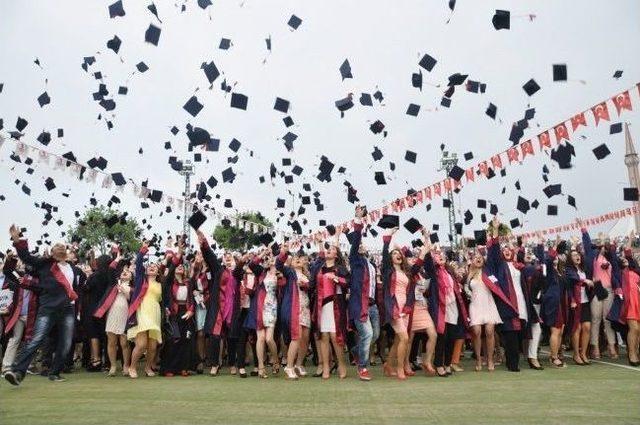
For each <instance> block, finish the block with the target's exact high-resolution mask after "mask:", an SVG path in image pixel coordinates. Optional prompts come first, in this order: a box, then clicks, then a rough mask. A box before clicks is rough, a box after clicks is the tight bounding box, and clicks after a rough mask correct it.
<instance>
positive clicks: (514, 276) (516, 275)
mask: <svg viewBox="0 0 640 425" xmlns="http://www.w3.org/2000/svg"><path fill="white" fill-rule="evenodd" d="M507 264H508V265H509V272H510V273H511V281H512V282H513V288H514V289H515V291H516V299H517V300H518V316H519V317H520V319H522V320H529V314H528V313H527V303H526V302H525V300H524V294H523V293H522V285H520V270H518V269H516V268H515V266H514V265H513V264H512V263H511V262H508V263H507Z"/></svg>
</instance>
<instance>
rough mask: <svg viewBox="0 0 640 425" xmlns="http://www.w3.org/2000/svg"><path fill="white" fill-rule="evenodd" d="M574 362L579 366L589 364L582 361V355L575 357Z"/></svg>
mask: <svg viewBox="0 0 640 425" xmlns="http://www.w3.org/2000/svg"><path fill="white" fill-rule="evenodd" d="M573 363H575V364H577V365H578V366H586V365H587V364H586V363H585V362H583V361H582V358H580V356H578V358H576V357H573Z"/></svg>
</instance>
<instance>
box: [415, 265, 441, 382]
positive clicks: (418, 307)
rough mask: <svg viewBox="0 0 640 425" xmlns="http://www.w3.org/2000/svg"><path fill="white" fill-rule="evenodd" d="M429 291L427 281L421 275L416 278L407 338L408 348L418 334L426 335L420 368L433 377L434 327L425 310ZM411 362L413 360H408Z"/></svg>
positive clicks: (420, 349)
mask: <svg viewBox="0 0 640 425" xmlns="http://www.w3.org/2000/svg"><path fill="white" fill-rule="evenodd" d="M428 289H429V281H428V280H427V279H425V278H424V277H423V276H422V275H418V276H417V281H416V289H415V293H416V301H415V303H414V304H413V313H412V316H411V334H410V336H409V347H411V345H412V343H413V338H414V337H415V336H416V335H419V334H425V333H426V335H427V338H428V339H427V349H426V353H425V355H424V357H423V358H422V368H423V369H424V371H425V373H426V374H427V375H435V373H436V370H435V369H434V368H433V352H434V350H435V348H436V338H437V337H438V334H437V333H436V327H435V325H434V324H433V319H431V315H429V310H428V308H427V298H426V293H427V290H428ZM420 345H422V344H420ZM412 350H413V349H412ZM418 352H419V353H420V352H422V347H420V348H419V349H418ZM410 360H411V361H413V360H414V359H410Z"/></svg>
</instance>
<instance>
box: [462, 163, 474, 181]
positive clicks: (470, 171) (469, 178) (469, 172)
mask: <svg viewBox="0 0 640 425" xmlns="http://www.w3.org/2000/svg"><path fill="white" fill-rule="evenodd" d="M464 175H465V176H466V177H467V182H472V181H475V179H476V175H475V173H474V172H473V166H471V167H469V168H467V169H466V170H465V172H464Z"/></svg>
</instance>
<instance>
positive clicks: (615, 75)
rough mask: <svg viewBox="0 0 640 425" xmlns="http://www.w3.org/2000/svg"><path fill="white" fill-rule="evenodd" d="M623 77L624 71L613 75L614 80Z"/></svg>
mask: <svg viewBox="0 0 640 425" xmlns="http://www.w3.org/2000/svg"><path fill="white" fill-rule="evenodd" d="M620 77H622V71H621V70H617V71H616V72H614V73H613V78H615V79H616V80H617V79H618V78H620Z"/></svg>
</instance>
